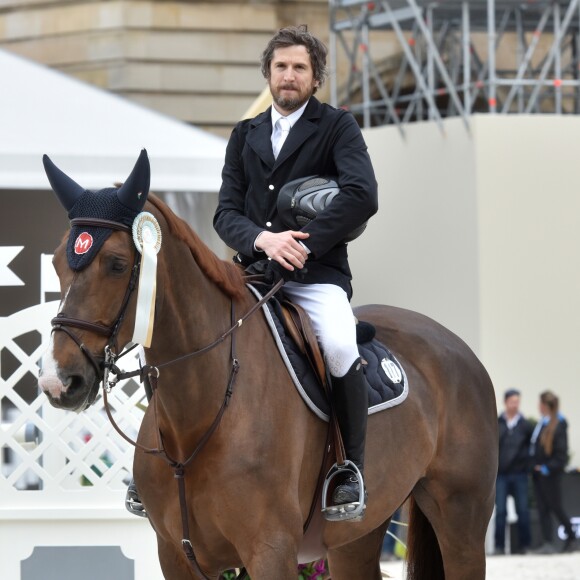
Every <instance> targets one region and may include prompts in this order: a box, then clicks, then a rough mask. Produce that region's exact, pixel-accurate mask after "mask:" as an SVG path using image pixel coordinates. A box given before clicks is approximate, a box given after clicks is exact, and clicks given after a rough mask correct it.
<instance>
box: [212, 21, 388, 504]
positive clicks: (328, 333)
mask: <svg viewBox="0 0 580 580" xmlns="http://www.w3.org/2000/svg"><path fill="white" fill-rule="evenodd" d="M326 54H327V50H326V47H325V46H324V45H323V44H322V43H321V42H320V41H319V40H318V39H317V38H315V37H314V36H313V35H311V34H310V33H309V32H308V31H307V28H306V27H305V26H299V27H288V28H283V29H281V30H279V31H278V32H277V33H276V34H275V35H274V37H273V38H272V39H271V40H270V42H269V43H268V45H267V47H266V49H265V50H264V52H263V54H262V58H261V67H262V74H263V75H264V77H265V78H266V79H267V81H268V85H269V88H270V92H271V93H272V97H273V105H272V106H271V107H270V108H268V109H267V110H266V111H265V112H263V113H261V114H260V115H258V116H257V117H255V118H253V119H249V120H244V121H242V122H240V123H238V125H237V126H236V127H235V128H234V130H233V132H232V135H231V137H230V140H229V143H228V146H227V151H226V159H225V165H224V168H223V172H222V179H223V182H222V186H221V189H220V194H219V205H218V208H217V211H216V214H215V218H214V227H215V229H216V231H217V232H218V234H219V235H220V237H221V238H222V239H223V240H224V242H225V243H226V244H227V245H228V246H230V247H231V248H233V249H235V250H236V251H237V252H238V254H237V256H236V258H235V259H236V260H237V261H238V262H239V263H240V264H241V265H243V266H244V267H248V266H251V265H252V264H254V263H256V262H258V261H260V260H265V259H266V258H267V259H268V260H270V263H269V266H268V271H269V273H270V274H272V275H273V276H275V277H276V278H279V277H283V278H284V279H285V280H286V283H285V285H284V294H285V295H286V296H287V297H288V298H289V299H290V300H292V301H293V302H295V303H297V304H298V305H300V306H302V307H303V308H304V309H305V310H306V312H307V313H308V314H309V316H310V317H311V319H312V322H313V325H314V329H315V332H316V334H317V337H318V340H319V342H320V344H321V347H322V350H323V352H324V358H325V362H326V365H327V367H328V369H329V371H330V375H331V384H332V398H333V407H334V410H335V412H336V415H337V419H338V423H339V426H340V430H341V433H342V437H343V440H344V447H345V451H346V458H347V459H348V460H350V461H352V462H353V463H354V464H355V465H356V466H357V468H358V469H359V471H360V472H361V474H362V471H363V465H364V448H365V436H366V424H367V407H368V398H367V387H366V381H365V378H364V375H363V369H362V364H361V360H360V356H359V352H358V349H357V344H356V328H355V319H354V316H353V313H352V309H351V306H350V298H351V297H352V287H351V279H352V276H351V271H350V268H349V264H348V254H347V244H346V242H345V240H346V239H348V238H349V234H351V233H352V232H353V231H354V230H356V229H357V228H359V229H360V227H361V226H363V224H364V223H365V222H366V221H367V220H368V219H369V218H370V217H371V216H372V215H373V214H374V213H376V211H377V209H378V205H377V204H378V202H377V183H376V180H375V176H374V171H373V167H372V164H371V160H370V157H369V155H368V153H367V147H366V144H365V142H364V139H363V137H362V134H361V131H360V129H359V127H358V125H357V123H356V121H355V119H354V117H353V116H352V115H351V114H350V113H348V112H346V111H344V110H340V109H335V108H333V107H331V106H330V105H327V104H323V103H320V102H319V101H318V100H317V99H316V98H315V97H314V94H315V93H316V91H317V90H318V88H319V87H320V86H321V85H322V84H323V82H324V80H325V76H326ZM312 176H332V180H334V181H335V184H334V185H336V184H337V187H338V193H336V192H335V195H334V196H333V198H332V203H329V204H328V205H327V206H326V207H324V208H323V209H324V210H323V211H321V212H320V213H318V215H316V216H315V219H312V220H311V221H309V222H308V223H307V224H306V225H304V227H302V228H300V223H299V222H298V223H297V224H296V227H295V228H290V229H289V224H288V219H286V220H284V219H283V216H282V215H281V213H280V211H279V207H280V205H279V195H280V191H281V190H284V186H287V184H289V182H292V184H293V185H292V187H294V188H295V190H296V191H298V190H300V187H301V185H300V182H301V180H303V181H306V182H308V183H310V184H312V183H314V184H316V183H317V182H316V181H314V182H313V181H312V179H311V178H312ZM319 182H320V183H321V184H322V185H324V186H328V184H329V183H331V184H332V181H329V179H320V180H319ZM286 189H287V188H286ZM314 195H315V194H314ZM323 205H324V204H323ZM350 238H351V239H352V235H351V236H350ZM346 473H348V472H346ZM359 485H360V484H359V480H358V479H357V477H356V476H354V475H344V476H343V478H342V481H339V482H338V485H337V487H336V489H335V491H334V494H333V498H332V499H333V502H334V503H335V504H336V505H342V504H347V503H352V502H356V501H358V499H359V491H360V487H359Z"/></svg>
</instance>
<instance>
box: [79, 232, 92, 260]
mask: <svg viewBox="0 0 580 580" xmlns="http://www.w3.org/2000/svg"><path fill="white" fill-rule="evenodd" d="M92 245H93V236H91V234H89V233H88V232H83V233H82V234H79V237H78V238H77V239H76V241H75V254H79V255H80V254H86V253H87V252H88V251H89V250H90V249H91V246H92Z"/></svg>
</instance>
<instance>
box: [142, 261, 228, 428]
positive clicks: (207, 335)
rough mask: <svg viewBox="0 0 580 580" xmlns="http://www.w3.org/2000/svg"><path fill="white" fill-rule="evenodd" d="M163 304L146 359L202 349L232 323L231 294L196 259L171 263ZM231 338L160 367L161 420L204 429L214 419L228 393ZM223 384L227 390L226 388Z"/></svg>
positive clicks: (158, 360)
mask: <svg viewBox="0 0 580 580" xmlns="http://www.w3.org/2000/svg"><path fill="white" fill-rule="evenodd" d="M165 276H166V278H165V280H166V281H165V284H164V285H163V289H162V292H163V297H162V300H161V303H162V307H161V309H160V312H157V313H156V315H155V317H156V321H155V328H154V333H153V343H152V348H151V349H150V350H149V352H148V353H147V363H148V364H152V365H157V364H163V363H165V362H167V361H173V360H174V359H176V358H178V357H181V356H183V355H187V354H189V353H193V352H195V351H198V350H201V349H203V348H204V347H206V346H208V345H209V344H211V343H212V342H214V341H215V340H216V338H218V337H219V336H220V335H222V334H223V333H224V332H225V331H226V330H227V329H228V328H229V327H230V326H231V304H232V302H231V299H230V298H229V297H227V296H225V295H224V294H223V293H222V292H221V291H220V290H218V289H217V288H216V287H215V285H214V284H213V283H212V282H210V281H209V280H208V279H207V278H206V277H205V275H204V274H203V273H202V272H201V270H200V269H199V267H198V266H197V265H196V264H195V262H194V263H193V264H188V266H187V268H184V269H183V270H180V269H179V268H176V267H173V268H167V271H166V272H165ZM229 362H230V342H229V340H228V339H226V340H225V341H223V342H222V343H221V344H219V345H218V346H216V347H215V348H212V349H210V350H209V351H207V352H205V353H203V354H200V355H199V356H191V357H188V358H186V359H184V360H181V361H179V362H175V363H173V364H169V365H168V366H166V367H162V368H161V369H160V376H159V381H158V393H157V396H158V403H159V412H160V419H161V421H162V422H163V423H165V424H166V425H168V426H170V429H175V430H180V431H183V430H185V431H191V430H203V429H204V428H205V426H206V424H207V423H208V422H211V420H213V417H214V416H215V413H216V411H217V409H219V406H220V404H221V401H222V399H223V396H224V393H225V385H226V383H227V380H228V377H229V371H230V368H231V366H230V364H229ZM221 385H223V389H222V388H221Z"/></svg>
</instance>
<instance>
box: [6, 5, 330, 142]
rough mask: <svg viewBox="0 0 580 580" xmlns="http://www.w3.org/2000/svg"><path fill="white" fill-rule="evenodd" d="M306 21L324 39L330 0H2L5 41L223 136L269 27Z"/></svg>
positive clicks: (236, 115)
mask: <svg viewBox="0 0 580 580" xmlns="http://www.w3.org/2000/svg"><path fill="white" fill-rule="evenodd" d="M302 23H307V24H308V25H309V27H310V29H311V30H312V31H313V32H314V33H315V34H316V35H317V36H319V37H320V38H322V39H323V40H325V41H327V39H328V33H329V21H328V0H269V1H267V0H205V1H200V0H187V1H173V0H169V1H164V0H0V48H2V49H5V50H9V51H12V52H14V53H17V54H20V55H22V56H25V57H27V58H30V59H32V60H34V61H36V62H39V63H42V64H46V65H48V66H51V67H53V68H56V69H58V70H60V71H62V72H64V73H66V74H69V75H72V76H74V77H76V78H78V79H81V80H83V81H87V82H89V83H92V84H94V85H97V86H99V87H102V88H104V89H107V90H110V91H112V92H114V93H116V94H118V95H121V96H123V97H127V98H129V99H131V100H133V101H135V102H137V103H141V104H143V105H144V106H146V107H149V108H152V109H155V110H157V111H160V112H161V113H164V114H167V115H170V116H172V117H176V118H178V119H181V120H183V121H186V122H188V123H192V124H195V125H197V126H198V127H201V128H204V129H207V130H209V131H212V132H214V133H217V134H221V135H224V136H226V135H228V134H229V132H230V130H231V127H232V126H233V125H234V123H235V122H236V121H238V120H239V119H240V117H241V116H242V115H243V114H244V112H245V111H246V110H247V109H248V107H249V106H250V105H251V104H252V103H253V101H254V100H255V99H256V97H257V96H258V95H259V94H260V93H261V92H262V90H263V88H264V86H265V81H264V79H263V78H262V76H261V74H260V71H259V67H258V65H257V63H258V60H259V56H260V53H261V51H262V50H263V48H264V46H265V44H266V42H267V41H268V39H269V38H270V37H271V35H272V33H273V32H274V31H275V30H276V29H278V28H280V27H281V26H285V25H288V24H302ZM6 80H7V79H4V81H6ZM39 91H40V92H41V87H39Z"/></svg>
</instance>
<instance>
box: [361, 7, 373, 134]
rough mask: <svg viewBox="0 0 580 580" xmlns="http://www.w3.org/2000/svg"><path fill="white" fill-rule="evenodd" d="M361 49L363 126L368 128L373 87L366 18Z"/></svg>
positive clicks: (362, 31)
mask: <svg viewBox="0 0 580 580" xmlns="http://www.w3.org/2000/svg"><path fill="white" fill-rule="evenodd" d="M359 49H360V51H361V52H362V65H361V66H362V78H361V81H362V97H363V127H364V128H365V129H368V128H369V127H370V126H371V110H370V107H371V105H370V102H371V88H370V82H369V81H370V79H369V25H368V24H367V22H366V18H365V20H364V23H363V25H362V30H361V43H360V44H359Z"/></svg>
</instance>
